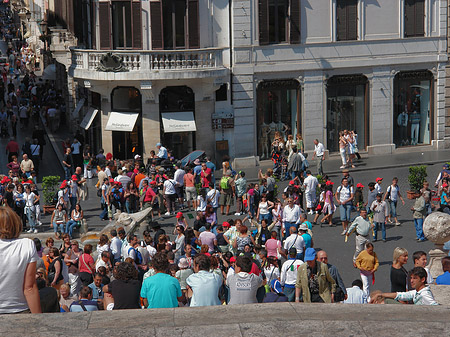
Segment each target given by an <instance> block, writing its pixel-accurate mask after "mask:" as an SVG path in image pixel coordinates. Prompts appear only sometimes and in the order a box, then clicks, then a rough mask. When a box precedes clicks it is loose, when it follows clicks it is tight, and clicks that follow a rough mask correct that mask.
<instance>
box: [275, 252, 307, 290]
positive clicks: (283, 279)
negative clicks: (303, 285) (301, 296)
mask: <svg viewBox="0 0 450 337" xmlns="http://www.w3.org/2000/svg"><path fill="white" fill-rule="evenodd" d="M302 264H303V261H302V260H299V259H296V260H287V261H285V262H284V263H283V265H282V266H281V274H280V283H281V285H282V286H285V285H286V284H287V285H291V286H294V285H295V282H296V281H297V270H298V268H299V267H300V266H301V265H302Z"/></svg>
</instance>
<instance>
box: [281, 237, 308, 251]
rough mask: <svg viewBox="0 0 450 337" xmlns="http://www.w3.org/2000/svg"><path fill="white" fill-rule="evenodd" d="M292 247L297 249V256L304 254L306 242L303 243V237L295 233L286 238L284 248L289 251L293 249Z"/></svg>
mask: <svg viewBox="0 0 450 337" xmlns="http://www.w3.org/2000/svg"><path fill="white" fill-rule="evenodd" d="M292 247H295V248H297V254H301V253H303V251H304V250H305V241H303V238H302V236H301V235H298V234H297V233H294V234H291V235H289V236H288V237H287V238H286V240H285V241H284V246H283V248H284V249H285V250H287V251H289V249H291V248H292Z"/></svg>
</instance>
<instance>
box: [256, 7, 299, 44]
mask: <svg viewBox="0 0 450 337" xmlns="http://www.w3.org/2000/svg"><path fill="white" fill-rule="evenodd" d="M258 5H259V7H258V8H259V42H260V44H262V45H264V44H275V43H281V42H290V43H300V0H259V3H258Z"/></svg>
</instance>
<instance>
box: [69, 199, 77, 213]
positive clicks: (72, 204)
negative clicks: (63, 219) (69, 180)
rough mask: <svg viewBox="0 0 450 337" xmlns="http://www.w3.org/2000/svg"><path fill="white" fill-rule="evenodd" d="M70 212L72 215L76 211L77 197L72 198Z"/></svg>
mask: <svg viewBox="0 0 450 337" xmlns="http://www.w3.org/2000/svg"><path fill="white" fill-rule="evenodd" d="M69 200H70V212H69V214H72V211H73V210H74V209H75V205H76V204H77V197H70V198H69Z"/></svg>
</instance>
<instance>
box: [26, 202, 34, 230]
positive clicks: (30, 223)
mask: <svg viewBox="0 0 450 337" xmlns="http://www.w3.org/2000/svg"><path fill="white" fill-rule="evenodd" d="M25 214H26V215H27V219H28V226H30V229H32V230H34V229H35V228H36V223H35V221H34V217H35V216H36V214H35V210H34V209H32V208H31V207H25Z"/></svg>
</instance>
